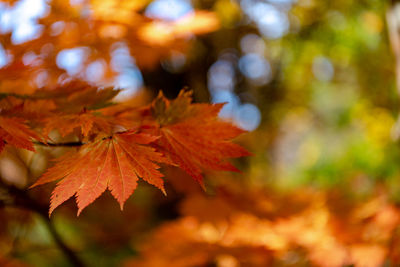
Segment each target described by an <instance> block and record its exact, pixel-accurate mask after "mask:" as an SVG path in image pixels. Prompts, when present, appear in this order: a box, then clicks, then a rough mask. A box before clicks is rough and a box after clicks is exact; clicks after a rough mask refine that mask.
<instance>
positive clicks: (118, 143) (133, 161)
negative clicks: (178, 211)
mask: <svg viewBox="0 0 400 267" xmlns="http://www.w3.org/2000/svg"><path fill="white" fill-rule="evenodd" d="M157 138H158V137H155V136H151V135H148V134H143V133H134V132H132V131H127V132H123V133H117V134H114V135H112V136H111V137H107V138H103V139H100V140H98V141H97V142H94V143H91V144H88V145H84V146H82V148H81V149H80V150H79V152H78V153H69V154H66V155H64V156H63V157H61V158H60V159H58V163H57V164H56V165H55V166H53V167H52V168H50V169H48V170H47V172H46V173H45V174H44V175H43V176H42V177H41V178H40V179H39V180H38V181H37V182H36V183H35V184H34V185H33V186H37V185H40V184H44V183H48V182H52V181H55V180H60V179H61V181H60V182H58V184H57V186H56V188H55V189H54V190H53V193H52V196H51V203H50V210H49V215H51V213H52V212H53V211H54V209H55V208H56V207H57V206H59V205H60V204H62V203H63V202H65V201H66V200H68V199H69V198H71V197H72V196H74V195H76V202H77V204H78V215H79V214H80V213H81V212H82V210H83V209H84V208H85V207H87V206H88V205H89V204H91V203H92V202H93V201H94V200H95V199H97V198H98V197H99V196H100V195H101V194H102V193H103V192H104V191H105V190H106V189H107V188H108V189H109V190H110V191H111V194H112V195H113V196H114V197H115V199H116V200H117V201H118V202H119V204H120V207H121V210H122V209H123V205H124V203H125V201H126V200H127V199H128V198H129V196H130V195H131V194H132V193H133V191H134V190H135V189H136V187H137V180H138V178H139V177H140V178H142V179H143V180H145V181H146V182H148V183H149V184H152V185H154V186H156V187H157V188H159V189H160V190H161V191H162V192H163V193H164V194H165V190H164V181H163V179H161V177H163V175H162V174H161V173H160V172H159V171H158V169H159V168H160V166H159V165H157V164H156V163H155V162H158V163H169V161H168V160H167V159H166V158H164V157H163V155H162V154H161V153H158V152H156V151H155V149H154V148H152V147H150V146H144V145H146V144H149V143H151V142H154V141H155V140H157ZM33 186H32V187H33Z"/></svg>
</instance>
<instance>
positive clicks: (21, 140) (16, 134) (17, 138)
mask: <svg viewBox="0 0 400 267" xmlns="http://www.w3.org/2000/svg"><path fill="white" fill-rule="evenodd" d="M32 139H38V140H40V137H39V136H38V135H37V134H36V133H35V132H33V131H32V130H30V129H29V128H28V126H26V125H25V120H23V119H20V118H15V117H13V118H11V117H4V116H0V152H1V151H2V150H3V149H4V146H5V144H10V145H13V146H15V147H18V148H24V149H28V150H31V151H35V148H34V147H33V143H32Z"/></svg>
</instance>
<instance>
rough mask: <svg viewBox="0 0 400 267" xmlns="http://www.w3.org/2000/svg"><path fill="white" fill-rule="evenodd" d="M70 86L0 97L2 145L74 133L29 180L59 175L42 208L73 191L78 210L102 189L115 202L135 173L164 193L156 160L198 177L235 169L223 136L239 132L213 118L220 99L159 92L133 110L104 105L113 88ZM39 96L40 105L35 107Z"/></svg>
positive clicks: (127, 191)
mask: <svg viewBox="0 0 400 267" xmlns="http://www.w3.org/2000/svg"><path fill="white" fill-rule="evenodd" d="M74 85H75V84H70V85H68V86H65V88H61V89H55V90H52V91H43V90H42V91H38V92H36V93H35V94H33V95H31V96H29V97H28V98H27V99H23V97H22V96H21V97H20V98H21V99H22V100H20V101H18V100H19V99H18V96H9V97H8V96H6V97H4V98H3V99H2V101H1V103H0V104H1V105H2V107H1V109H2V111H3V112H2V117H1V118H0V122H1V131H2V135H1V137H2V139H1V143H2V148H3V147H4V145H5V144H9V145H12V146H15V147H18V148H26V149H29V150H32V151H34V142H40V143H41V144H43V145H55V144H54V143H53V141H52V140H51V138H49V137H48V135H49V133H50V132H51V131H53V130H57V131H59V133H60V134H61V136H62V137H63V136H66V135H68V134H71V133H75V134H76V136H78V137H79V141H77V143H78V144H79V145H80V147H79V148H78V149H77V151H74V152H69V153H67V154H66V155H64V156H62V157H60V158H59V159H57V163H56V164H55V165H54V166H53V167H51V168H49V169H48V170H47V171H46V173H45V174H44V175H43V176H42V177H41V178H40V179H39V180H38V181H37V182H36V183H35V184H34V185H33V186H37V185H41V184H45V183H49V182H53V181H59V182H58V184H57V186H56V188H55V189H54V191H53V193H52V197H51V204H50V211H49V214H51V213H52V212H53V210H54V209H55V208H56V207H57V206H59V205H60V204H62V203H63V202H65V201H66V200H68V199H69V198H70V197H72V196H76V201H77V204H78V215H79V213H81V211H82V210H83V209H84V208H85V207H86V206H87V205H89V204H90V203H92V202H93V201H94V200H95V199H96V198H98V197H99V196H100V195H101V194H102V193H103V192H104V191H105V190H106V189H108V190H110V191H111V193H112V195H113V196H114V197H115V199H116V200H117V201H118V202H119V204H120V206H121V209H122V208H123V205H124V203H125V201H126V200H127V199H128V198H129V196H130V195H131V194H132V193H133V191H134V190H135V189H136V187H137V181H138V179H139V178H141V179H143V180H144V181H146V182H147V183H149V184H151V185H154V186H155V187H157V188H159V189H160V190H161V191H162V192H163V193H164V194H166V191H165V189H164V180H163V174H162V173H161V172H160V171H159V170H158V169H159V168H160V164H169V165H173V166H177V167H179V168H182V169H183V170H185V171H186V172H187V173H188V174H190V175H191V176H192V177H193V178H194V179H196V180H197V181H198V182H199V183H200V184H202V183H203V177H202V172H203V171H204V170H210V169H211V170H228V171H236V170H237V169H236V168H235V167H234V166H232V165H231V164H230V163H229V162H227V161H226V159H227V158H234V157H242V156H247V155H249V153H248V152H247V151H246V150H245V149H243V148H242V147H240V146H238V145H236V144H233V143H231V142H230V141H231V140H232V139H233V138H234V137H236V136H237V135H239V134H240V133H242V132H243V131H242V130H240V129H239V128H237V127H235V126H233V125H231V124H230V123H228V122H224V121H221V120H220V119H218V113H219V111H220V109H221V107H222V105H220V104H218V105H210V104H192V103H191V102H192V99H191V93H190V92H184V91H182V92H181V93H180V95H179V96H178V97H177V99H175V100H172V101H170V100H168V99H166V98H165V97H164V96H163V95H162V94H161V93H160V95H159V96H158V97H157V98H156V99H155V100H154V101H153V103H152V104H150V105H149V106H146V107H140V108H136V109H133V108H131V107H125V108H120V107H119V106H118V105H114V106H113V105H112V102H111V99H112V98H113V97H114V96H115V95H116V94H117V92H118V91H114V90H113V89H96V88H93V87H90V86H85V85H79V86H80V87H74ZM75 86H76V85H75ZM77 88H78V89H79V90H78V89H77ZM42 101H47V103H46V107H47V109H46V108H44V109H39V108H38V107H35V104H38V105H40V104H41V103H42ZM67 103H68V104H67ZM30 110H38V112H37V113H36V114H30ZM15 111H18V112H15ZM50 112H51V113H50ZM16 114H17V116H15V115H16ZM30 115H31V116H30ZM24 118H25V120H26V118H29V119H30V120H29V121H25V120H24ZM28 124H29V125H31V127H32V128H30V127H29V126H28ZM35 131H37V132H35Z"/></svg>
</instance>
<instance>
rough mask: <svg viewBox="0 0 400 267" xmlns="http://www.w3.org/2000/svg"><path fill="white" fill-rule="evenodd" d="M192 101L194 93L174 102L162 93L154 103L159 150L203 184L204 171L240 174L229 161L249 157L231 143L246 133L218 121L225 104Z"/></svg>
mask: <svg viewBox="0 0 400 267" xmlns="http://www.w3.org/2000/svg"><path fill="white" fill-rule="evenodd" d="M191 102H192V98H191V93H190V92H184V91H182V92H181V93H180V94H179V96H178V98H176V99H175V100H172V101H170V100H168V99H166V98H165V97H164V96H163V95H162V94H160V95H159V96H158V97H157V99H156V100H155V101H154V102H153V104H152V106H151V111H152V114H153V116H154V117H155V119H156V121H157V122H158V125H157V126H156V129H155V130H154V128H153V130H154V131H155V133H154V134H155V135H159V136H160V139H159V140H158V141H157V145H158V146H159V148H160V150H161V151H162V152H163V153H164V154H165V155H166V156H168V157H169V158H170V159H171V161H172V162H174V163H176V164H177V165H178V166H179V167H180V168H182V169H183V170H185V171H186V172H187V173H188V174H190V175H191V176H192V177H193V178H194V179H195V180H196V181H198V182H199V183H200V184H202V182H203V176H202V172H203V170H225V171H237V169H236V168H235V167H234V166H233V165H232V164H231V163H229V162H228V161H226V159H227V158H236V157H243V156H248V155H250V153H249V152H248V151H246V150H245V149H244V148H242V147H241V146H239V145H237V144H234V143H232V142H231V140H232V139H233V138H235V137H236V136H238V135H239V134H241V133H243V132H244V130H242V129H239V128H238V127H236V126H234V125H232V124H231V123H229V122H225V121H222V120H221V119H219V118H218V113H219V111H220V110H221V108H222V106H223V104H214V105H211V104H191Z"/></svg>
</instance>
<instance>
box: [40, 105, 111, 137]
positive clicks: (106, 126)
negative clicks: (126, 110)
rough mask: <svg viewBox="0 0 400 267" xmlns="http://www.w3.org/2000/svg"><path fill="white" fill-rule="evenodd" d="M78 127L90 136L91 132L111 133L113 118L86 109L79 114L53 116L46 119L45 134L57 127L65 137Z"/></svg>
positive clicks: (86, 135) (83, 133) (85, 135)
mask: <svg viewBox="0 0 400 267" xmlns="http://www.w3.org/2000/svg"><path fill="white" fill-rule="evenodd" d="M76 128H80V132H81V133H82V135H83V136H84V137H88V136H89V134H90V133H91V132H104V133H106V134H111V131H112V129H113V119H112V118H111V117H105V116H102V114H101V113H99V112H91V111H86V110H83V111H82V112H81V113H78V114H75V113H74V114H64V115H57V116H52V117H48V118H46V119H45V127H44V128H43V135H45V136H47V135H48V134H49V133H50V132H51V131H52V130H54V129H57V130H58V131H59V132H60V133H61V135H62V136H63V137H64V136H66V135H68V134H70V133H72V132H73V131H74V130H75V129H76Z"/></svg>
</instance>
